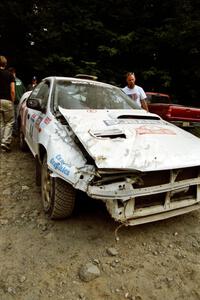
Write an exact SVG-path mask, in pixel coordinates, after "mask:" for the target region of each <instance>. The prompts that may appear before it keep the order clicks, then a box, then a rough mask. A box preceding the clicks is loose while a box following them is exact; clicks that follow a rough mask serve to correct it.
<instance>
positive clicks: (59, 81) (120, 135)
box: [19, 77, 200, 225]
mask: <svg viewBox="0 0 200 300" xmlns="http://www.w3.org/2000/svg"><path fill="white" fill-rule="evenodd" d="M19 124H20V147H21V149H22V150H25V149H26V148H27V146H28V148H29V149H30V150H31V152H32V154H33V156H34V157H35V162H36V182H37V184H41V190H42V202H43V207H44V211H45V212H46V213H47V214H48V215H49V216H50V218H52V219H59V218H65V217H69V216H70V215H71V214H72V212H73V209H74V204H75V201H76V195H77V193H76V191H77V190H81V191H83V192H85V193H86V194H87V195H88V196H89V197H91V198H94V199H99V200H101V201H103V202H104V203H105V205H106V207H107V210H108V211H109V213H110V214H111V216H112V217H113V218H114V219H115V220H117V221H119V222H122V223H124V224H126V225H135V224H141V223H146V222H151V221H156V220H161V219H165V218H169V217H172V216H176V215H180V214H183V213H187V212H190V211H192V210H195V209H198V208H199V207H200V139H199V138H197V137H195V136H194V135H192V134H190V133H188V132H186V131H184V130H182V129H180V128H178V127H176V126H174V125H172V124H170V123H168V122H166V121H164V120H162V119H161V118H160V117H159V116H157V115H155V114H151V113H148V112H146V111H145V110H143V109H139V108H138V107H137V106H136V105H134V102H133V100H132V99H130V98H129V97H128V96H127V95H125V94H124V93H123V92H122V91H121V89H120V88H117V87H115V86H112V85H109V84H105V83H102V82H98V81H93V80H87V79H77V78H68V77H47V78H45V79H43V80H42V81H41V83H39V84H38V86H37V87H36V88H35V89H34V90H33V91H32V92H31V94H30V95H29V94H27V97H24V99H23V101H21V102H20V107H19Z"/></svg>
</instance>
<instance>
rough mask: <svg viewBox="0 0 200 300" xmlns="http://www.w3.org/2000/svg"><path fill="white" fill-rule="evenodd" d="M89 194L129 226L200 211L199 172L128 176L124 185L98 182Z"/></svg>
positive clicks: (183, 170) (186, 170) (172, 171)
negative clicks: (103, 203)
mask: <svg viewBox="0 0 200 300" xmlns="http://www.w3.org/2000/svg"><path fill="white" fill-rule="evenodd" d="M105 181H106V180H105ZM87 193H88V195H89V196H90V197H92V198H95V199H100V200H102V201H104V202H105V204H106V207H107V210H108V211H109V213H110V214H111V216H112V217H113V218H114V219H115V220H116V221H119V222H122V223H125V224H126V225H137V224H143V223H147V222H152V221H158V220H162V219H166V218H170V217H173V216H177V215H181V214H184V213H187V212H190V211H192V210H196V209H198V208H200V168H199V167H190V168H182V169H176V170H164V171H160V172H159V171H157V172H146V173H141V174H140V175H139V174H137V175H133V174H132V175H131V174H129V176H126V178H124V180H123V181H122V180H121V181H116V182H107V183H106V182H104V184H99V182H98V181H97V182H96V183H95V182H94V183H93V185H90V186H89V187H88V192H87Z"/></svg>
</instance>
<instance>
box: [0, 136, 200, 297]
mask: <svg viewBox="0 0 200 300" xmlns="http://www.w3.org/2000/svg"><path fill="white" fill-rule="evenodd" d="M34 174H35V171H34V160H33V157H32V155H31V153H29V152H27V153H22V152H20V150H19V146H18V141H17V139H16V140H15V141H14V143H13V150H12V152H11V153H6V154H4V153H0V299H1V300H9V299H17V300H39V299H41V300H43V299H44V300H45V299H55V300H57V299H66V300H81V299H82V300H83V299H84V300H98V299H102V300H106V299H109V300H118V299H119V300H122V299H133V300H149V299H152V300H157V299H158V300H160V299H162V300H165V299H166V300H169V299H180V300H184V299H185V300H189V299H192V300H197V299H200V233H199V231H200V230H199V229H200V211H195V212H192V213H189V214H186V215H183V216H179V217H175V218H171V219H168V220H165V221H161V222H156V223H151V224H145V225H140V226H135V227H122V228H120V229H119V231H118V237H119V240H118V241H116V239H115V237H116V236H115V230H116V228H117V227H118V225H119V224H117V223H116V222H115V221H114V220H112V219H111V217H110V216H109V215H108V213H107V212H106V210H105V208H104V206H102V205H101V203H99V202H94V201H91V202H90V201H87V202H86V203H85V204H84V205H83V207H81V209H80V210H79V211H78V213H76V215H74V216H73V217H72V218H70V219H68V220H64V221H51V220H49V219H48V218H47V217H46V216H45V215H44V213H43V209H42V203H41V195H40V188H39V187H37V186H36V185H35V175H34ZM83 201H84V199H83Z"/></svg>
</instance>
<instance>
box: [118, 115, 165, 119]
mask: <svg viewBox="0 0 200 300" xmlns="http://www.w3.org/2000/svg"><path fill="white" fill-rule="evenodd" d="M117 119H136V120H138V119H143V120H160V117H159V116H148V115H142V116H138V115H121V116H118V117H117Z"/></svg>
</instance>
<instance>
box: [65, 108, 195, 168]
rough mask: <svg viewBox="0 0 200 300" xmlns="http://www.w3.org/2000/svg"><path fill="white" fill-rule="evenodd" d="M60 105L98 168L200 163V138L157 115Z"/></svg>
mask: <svg viewBox="0 0 200 300" xmlns="http://www.w3.org/2000/svg"><path fill="white" fill-rule="evenodd" d="M59 109H60V112H61V113H62V115H63V116H64V117H65V119H66V120H67V122H68V123H69V126H70V127H71V129H72V131H73V132H74V133H75V135H76V136H77V137H78V139H79V141H80V142H81V143H82V145H83V146H84V148H85V149H86V150H87V152H88V153H89V155H90V156H91V157H92V158H93V159H94V161H95V163H96V165H97V167H98V168H102V169H104V168H106V169H126V170H139V171H153V170H164V169H175V168H180V167H188V166H196V165H200V139H199V138H197V137H195V136H193V135H192V134H190V133H188V132H186V131H184V130H182V129H180V128H178V127H176V126H174V125H172V124H170V123H167V122H165V121H163V120H162V119H160V120H159V119H156V117H157V115H154V114H150V113H147V112H146V111H144V110H133V111H131V110H66V109H63V108H59ZM158 118H159V117H158Z"/></svg>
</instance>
